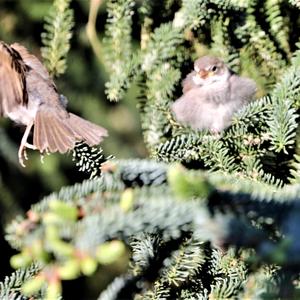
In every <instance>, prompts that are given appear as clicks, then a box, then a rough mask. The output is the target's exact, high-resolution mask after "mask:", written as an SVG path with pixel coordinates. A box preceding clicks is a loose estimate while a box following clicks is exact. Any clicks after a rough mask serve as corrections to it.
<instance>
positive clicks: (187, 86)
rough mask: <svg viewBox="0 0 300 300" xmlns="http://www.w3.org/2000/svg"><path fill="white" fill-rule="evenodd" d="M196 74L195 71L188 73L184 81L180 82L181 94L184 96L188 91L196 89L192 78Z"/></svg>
mask: <svg viewBox="0 0 300 300" xmlns="http://www.w3.org/2000/svg"><path fill="white" fill-rule="evenodd" d="M196 74H197V73H196V72H195V71H192V72H190V73H189V74H188V75H187V76H186V77H185V79H183V81H182V92H183V93H184V94H185V93H187V92H188V91H189V90H191V89H193V88H196V87H197V85H196V84H195V82H194V80H193V77H194V76H195V75H196Z"/></svg>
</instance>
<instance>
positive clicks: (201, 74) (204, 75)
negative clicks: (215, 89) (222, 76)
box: [198, 70, 213, 79]
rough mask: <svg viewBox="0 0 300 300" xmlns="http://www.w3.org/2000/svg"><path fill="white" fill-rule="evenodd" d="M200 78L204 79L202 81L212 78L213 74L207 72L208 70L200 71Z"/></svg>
mask: <svg viewBox="0 0 300 300" xmlns="http://www.w3.org/2000/svg"><path fill="white" fill-rule="evenodd" d="M198 74H199V76H200V77H201V78H202V79H206V78H207V77H210V76H212V75H213V72H210V71H206V70H200V71H199V72H198Z"/></svg>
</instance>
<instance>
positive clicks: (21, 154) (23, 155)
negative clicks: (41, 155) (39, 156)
mask: <svg viewBox="0 0 300 300" xmlns="http://www.w3.org/2000/svg"><path fill="white" fill-rule="evenodd" d="M26 148H28V149H32V150H36V149H37V148H36V147H35V146H34V145H31V144H29V143H24V144H23V143H22V144H21V145H20V148H19V151H18V157H19V163H20V165H21V166H22V167H23V168H25V167H26V166H25V163H24V159H25V160H28V155H27V152H26Z"/></svg>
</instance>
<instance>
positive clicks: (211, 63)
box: [193, 56, 230, 86]
mask: <svg viewBox="0 0 300 300" xmlns="http://www.w3.org/2000/svg"><path fill="white" fill-rule="evenodd" d="M194 70H195V72H196V74H195V75H194V76H193V81H194V83H195V84H196V85H199V86H203V85H209V84H212V83H214V82H217V81H224V80H227V79H228V78H229V76H230V71H229V69H228V67H227V66H226V65H225V63H224V62H223V61H222V60H220V59H219V58H217V57H214V56H203V57H201V58H199V59H197V60H196V61H195V63H194Z"/></svg>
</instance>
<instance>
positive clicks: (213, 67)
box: [210, 66, 218, 72]
mask: <svg viewBox="0 0 300 300" xmlns="http://www.w3.org/2000/svg"><path fill="white" fill-rule="evenodd" d="M210 69H211V71H213V72H216V71H217V69H218V67H217V66H212V67H211V68H210Z"/></svg>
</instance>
